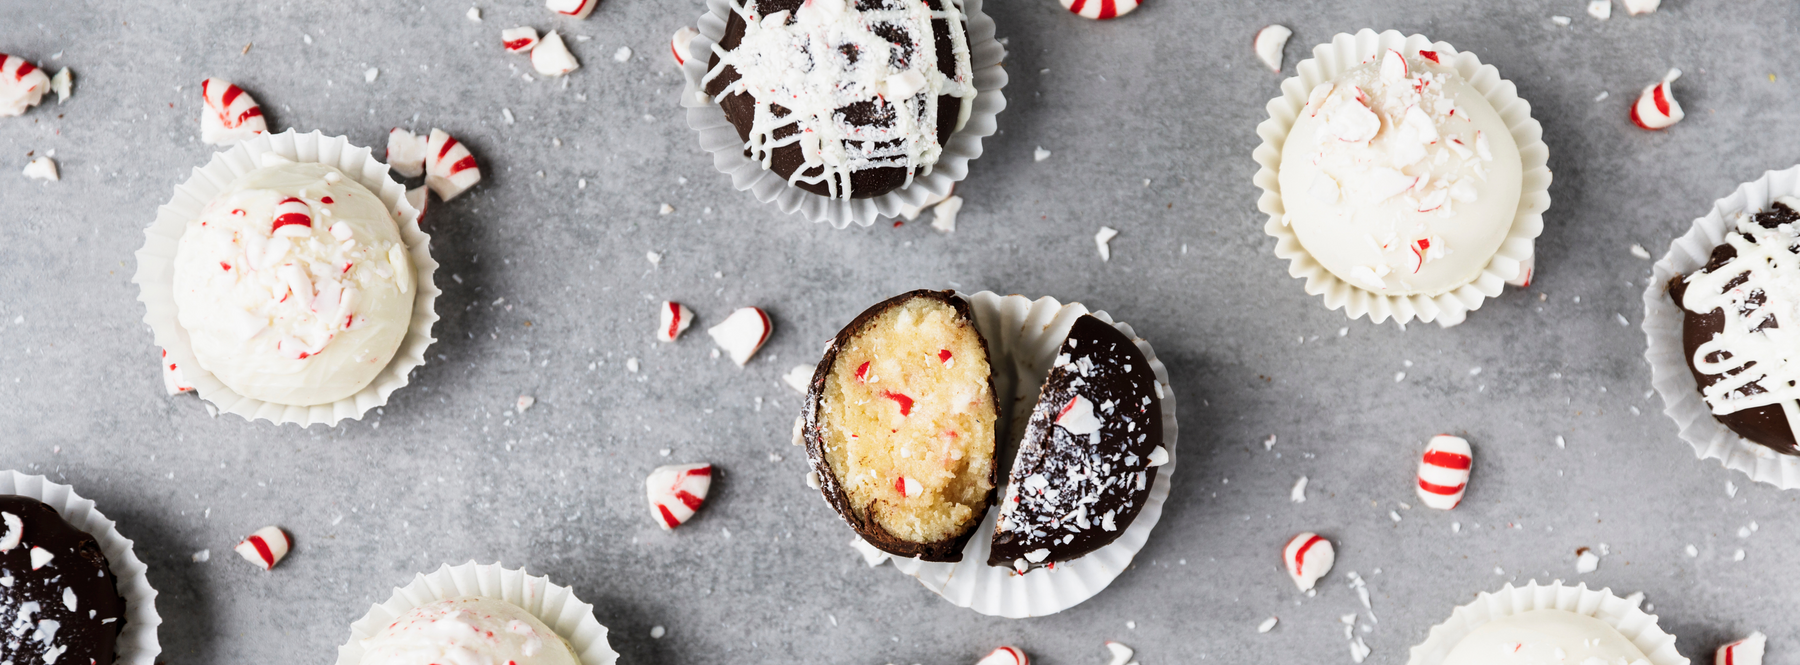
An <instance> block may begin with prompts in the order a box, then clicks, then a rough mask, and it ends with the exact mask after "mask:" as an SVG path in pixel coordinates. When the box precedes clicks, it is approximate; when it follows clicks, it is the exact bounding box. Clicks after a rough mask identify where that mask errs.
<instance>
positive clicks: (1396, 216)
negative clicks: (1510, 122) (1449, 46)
mask: <svg viewBox="0 0 1800 665" xmlns="http://www.w3.org/2000/svg"><path fill="white" fill-rule="evenodd" d="M1427 54H1429V55H1427ZM1448 55H1449V54H1447V53H1446V54H1442V55H1441V56H1440V54H1438V53H1435V52H1432V51H1421V52H1420V56H1418V57H1413V58H1403V57H1401V55H1400V54H1399V53H1398V52H1396V51H1392V50H1390V51H1388V52H1387V53H1386V54H1385V55H1384V56H1382V57H1378V58H1375V59H1373V60H1371V61H1370V62H1368V63H1365V64H1363V65H1362V66H1360V67H1357V68H1355V69H1351V70H1349V71H1347V72H1344V73H1343V74H1342V75H1340V76H1339V77H1338V78H1336V79H1334V80H1332V81H1328V82H1325V83H1322V84H1320V85H1319V86H1318V87H1316V88H1314V89H1313V90H1312V93H1311V94H1310V95H1309V98H1308V100H1307V103H1306V106H1305V108H1303V109H1302V110H1301V112H1300V117H1299V118H1297V119H1295V121H1294V126H1293V129H1292V130H1291V131H1290V132H1289V133H1288V140H1287V142H1286V144H1285V145H1283V146H1282V152H1281V174H1280V183H1281V202H1282V206H1283V207H1284V208H1286V216H1285V217H1284V218H1283V219H1284V221H1285V222H1286V223H1287V224H1289V225H1290V226H1292V228H1293V229H1294V235H1295V236H1296V237H1297V238H1298V239H1299V240H1300V244H1301V246H1302V247H1304V248H1305V249H1306V251H1307V253H1309V254H1311V255H1312V257H1313V258H1314V259H1316V260H1318V262H1319V264H1320V265H1323V266H1324V267H1325V269H1327V270H1330V271H1331V272H1332V274H1334V275H1337V276H1338V278H1339V279H1342V280H1344V281H1345V282H1348V283H1350V284H1352V285H1354V286H1356V287H1358V288H1362V289H1366V290H1369V291H1373V292H1375V293H1379V294H1382V295H1392V296H1410V295H1423V296H1435V295H1438V294H1441V293H1445V292H1448V291H1451V290H1454V289H1456V288H1458V287H1461V286H1463V285H1465V284H1468V283H1470V282H1472V281H1474V280H1475V278H1476V277H1478V276H1479V275H1480V274H1481V271H1482V269H1483V268H1484V267H1486V266H1487V263H1488V260H1489V259H1491V258H1493V256H1494V253H1495V252H1496V251H1498V250H1499V248H1500V244H1501V242H1502V241H1504V240H1506V236H1507V233H1508V231H1509V230H1511V228H1512V223H1513V218H1514V217H1515V216H1516V214H1517V212H1518V208H1519V192H1520V184H1521V180H1522V178H1523V175H1524V174H1523V171H1522V167H1521V165H1520V160H1519V149H1518V145H1517V144H1516V143H1514V142H1513V137H1512V133H1511V132H1510V131H1508V130H1507V127H1506V123H1505V121H1503V120H1502V119H1501V118H1500V114H1499V113H1498V112H1496V111H1495V110H1494V107H1493V105H1491V104H1489V103H1488V100H1487V98H1486V97H1484V96H1482V94H1481V93H1480V92H1478V91H1477V90H1475V88H1473V87H1471V86H1470V85H1469V83H1468V82H1467V81H1465V80H1463V78H1462V76H1461V75H1460V74H1458V73H1456V71H1455V70H1454V69H1453V68H1451V67H1448V66H1443V65H1439V64H1438V63H1437V62H1435V61H1434V60H1433V59H1434V58H1437V59H1447V56H1448Z"/></svg>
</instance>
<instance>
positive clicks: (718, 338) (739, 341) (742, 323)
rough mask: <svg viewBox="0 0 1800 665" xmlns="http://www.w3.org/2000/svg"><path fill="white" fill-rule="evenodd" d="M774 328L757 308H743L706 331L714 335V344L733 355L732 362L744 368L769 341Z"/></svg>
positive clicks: (766, 315) (767, 317)
mask: <svg viewBox="0 0 1800 665" xmlns="http://www.w3.org/2000/svg"><path fill="white" fill-rule="evenodd" d="M772 330H774V326H772V325H771V324H770V323H769V315H768V314H767V313H765V312H763V311H762V310H761V309H759V308H756V307H743V308H740V309H738V310H737V311H735V312H732V313H731V316H727V317H725V320H724V321H720V322H719V325H716V326H713V327H711V328H708V329H707V330H706V334H708V335H712V338H713V343H715V344H718V345H719V348H721V349H724V350H725V352H726V353H729V354H731V361H732V362H734V363H737V364H738V366H739V367H743V366H744V363H747V362H750V357H751V356H754V355H756V351H757V350H758V349H761V348H762V345H763V342H766V341H769V332H770V331H772Z"/></svg>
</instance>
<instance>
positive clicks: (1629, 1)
mask: <svg viewBox="0 0 1800 665" xmlns="http://www.w3.org/2000/svg"><path fill="white" fill-rule="evenodd" d="M1624 2H1625V11H1627V12H1630V13H1631V15H1632V16H1637V15H1638V14H1648V13H1650V12H1653V11H1656V8H1657V7H1661V6H1662V0H1624Z"/></svg>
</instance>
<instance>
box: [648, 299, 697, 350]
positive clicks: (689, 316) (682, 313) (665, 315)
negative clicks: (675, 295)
mask: <svg viewBox="0 0 1800 665" xmlns="http://www.w3.org/2000/svg"><path fill="white" fill-rule="evenodd" d="M657 319H658V321H659V323H658V324H657V326H656V339H658V340H660V341H664V342H673V341H675V338H677V337H680V336H681V333H682V331H684V330H687V329H688V326H690V325H693V323H694V311H693V310H690V309H688V308H687V305H683V304H681V303H678V302H674V301H670V300H664V301H663V304H662V305H660V306H658V307H657Z"/></svg>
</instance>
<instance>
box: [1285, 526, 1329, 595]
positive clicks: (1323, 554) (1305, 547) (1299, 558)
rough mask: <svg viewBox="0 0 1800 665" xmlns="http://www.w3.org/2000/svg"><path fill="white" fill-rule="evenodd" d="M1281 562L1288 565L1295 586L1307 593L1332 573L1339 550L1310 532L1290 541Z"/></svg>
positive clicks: (1289, 575) (1323, 538)
mask: <svg viewBox="0 0 1800 665" xmlns="http://www.w3.org/2000/svg"><path fill="white" fill-rule="evenodd" d="M1281 560H1282V561H1283V562H1284V563H1286V564H1287V573H1288V577H1291V578H1293V580H1294V585H1295V586H1298V587H1300V590H1301V591H1307V590H1310V589H1312V588H1313V585H1314V584H1317V583H1318V582H1319V578H1321V577H1324V576H1325V574H1326V573H1329V572H1331V565H1332V564H1334V563H1337V550H1334V549H1332V547H1331V541H1329V540H1326V539H1325V537H1324V536H1321V535H1319V534H1316V533H1313V532H1310V531H1308V532H1306V533H1302V534H1300V535H1298V536H1294V538H1293V539H1292V540H1289V541H1288V544H1287V547H1285V548H1282V550H1281Z"/></svg>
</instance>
